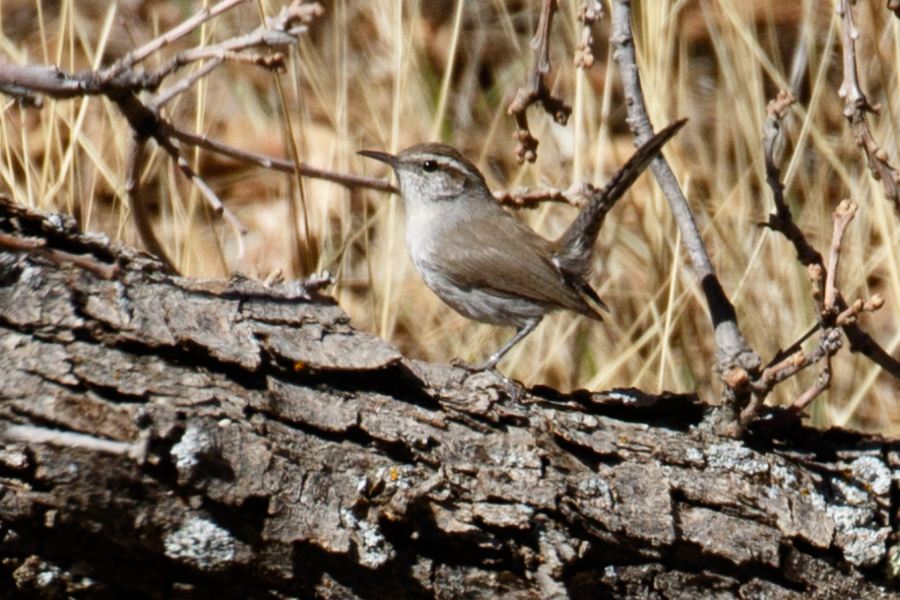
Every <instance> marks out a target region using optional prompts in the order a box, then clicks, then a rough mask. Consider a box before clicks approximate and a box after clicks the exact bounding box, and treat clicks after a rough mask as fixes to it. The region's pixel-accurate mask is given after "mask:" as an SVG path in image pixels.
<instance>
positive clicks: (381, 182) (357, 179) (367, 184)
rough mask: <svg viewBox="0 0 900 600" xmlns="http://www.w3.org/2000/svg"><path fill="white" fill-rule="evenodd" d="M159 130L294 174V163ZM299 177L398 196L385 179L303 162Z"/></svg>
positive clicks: (172, 128)
mask: <svg viewBox="0 0 900 600" xmlns="http://www.w3.org/2000/svg"><path fill="white" fill-rule="evenodd" d="M160 127H161V128H162V130H163V133H164V135H166V136H168V137H172V138H175V139H177V140H178V141H180V142H182V143H184V144H188V145H190V146H198V147H200V148H203V149H205V150H209V151H210V152H215V153H217V154H221V155H223V156H227V157H229V158H234V159H236V160H240V161H243V162H247V163H250V164H254V165H257V166H259V167H263V168H266V169H273V170H275V171H282V172H285V173H292V174H293V173H296V172H297V168H296V167H295V165H294V161H292V160H285V159H283V158H275V157H272V156H266V155H264V154H257V153H255V152H249V151H247V150H241V149H240V148H235V147H233V146H229V145H228V144H223V143H222V142H218V141H216V140H213V139H210V138H209V137H207V136H205V135H198V134H196V133H191V132H189V131H185V130H183V129H179V128H178V127H175V126H174V125H172V124H171V123H168V122H163V123H161V124H160ZM300 174H301V175H303V176H304V177H312V178H314V179H324V180H326V181H331V182H334V183H337V184H340V185H342V186H344V187H346V188H349V189H355V188H367V189H371V190H378V191H382V192H390V193H392V194H399V193H400V192H399V191H398V190H397V188H395V187H394V186H392V185H391V183H390V181H388V180H387V179H380V178H375V177H362V176H360V175H353V174H351V173H341V172H338V171H329V170H327V169H319V168H317V167H313V166H310V165H307V164H305V163H300Z"/></svg>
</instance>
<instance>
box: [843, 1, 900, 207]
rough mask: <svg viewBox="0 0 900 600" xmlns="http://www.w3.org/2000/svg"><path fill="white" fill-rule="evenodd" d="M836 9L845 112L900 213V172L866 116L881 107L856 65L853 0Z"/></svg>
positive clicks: (876, 176)
mask: <svg viewBox="0 0 900 600" xmlns="http://www.w3.org/2000/svg"><path fill="white" fill-rule="evenodd" d="M836 10H837V13H838V14H839V15H840V16H841V43H842V46H843V48H842V54H843V66H844V79H843V82H842V83H841V88H840V90H838V95H839V96H840V97H841V98H843V99H844V116H845V117H847V121H848V122H849V123H850V130H851V131H852V132H853V137H854V138H856V143H857V145H859V146H861V147H862V148H863V150H864V151H865V153H866V160H867V162H868V165H869V170H870V171H871V172H872V176H873V177H874V178H875V179H880V180H881V182H882V184H883V185H884V195H885V197H886V198H887V199H888V200H890V201H891V202H893V203H894V211H895V212H896V213H897V214H898V215H900V172H898V171H897V169H895V168H894V167H892V166H891V165H890V163H889V162H888V156H887V152H885V151H884V149H883V148H881V147H880V146H879V145H878V143H877V142H876V141H875V138H874V136H872V132H871V130H870V129H869V122H868V119H867V117H866V115H867V113H877V112H878V111H879V110H880V108H881V107H880V106H877V105H876V106H872V105H871V104H869V101H868V99H866V95H865V94H864V93H863V91H862V88H861V87H860V85H859V75H858V74H857V69H856V40H857V39H858V38H859V30H858V29H857V28H856V23H854V22H853V11H852V10H851V9H850V2H849V0H838V3H837V7H836Z"/></svg>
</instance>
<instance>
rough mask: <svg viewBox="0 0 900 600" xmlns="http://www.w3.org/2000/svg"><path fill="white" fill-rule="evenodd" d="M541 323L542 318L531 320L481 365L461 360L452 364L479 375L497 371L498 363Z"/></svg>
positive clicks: (453, 361) (455, 360)
mask: <svg viewBox="0 0 900 600" xmlns="http://www.w3.org/2000/svg"><path fill="white" fill-rule="evenodd" d="M540 322H541V317H535V318H533V319H531V320H529V321H528V322H527V323H525V325H524V326H523V327H521V328H520V329H519V330H518V331H517V332H516V335H514V336H512V339H510V340H509V341H508V342H506V343H505V344H504V345H503V347H502V348H500V349H499V350H497V351H496V352H494V353H493V354H492V355H491V357H490V358H488V359H487V360H486V361H484V362H483V363H481V364H480V365H470V364H468V363H466V362H463V361H461V360H459V359H453V360H452V361H451V363H450V364H452V365H453V366H455V367H461V368H463V369H465V370H467V371H471V372H473V373H477V372H479V371H489V370H491V369H496V368H497V363H498V362H500V359H501V358H503V356H504V355H505V354H506V353H507V352H509V351H510V350H511V349H512V347H513V346H515V345H516V344H518V343H519V342H521V341H522V340H523V339H524V338H525V336H527V335H528V334H529V333H531V332H532V331H534V328H535V327H537V326H538V324H539V323H540Z"/></svg>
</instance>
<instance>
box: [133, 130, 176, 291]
mask: <svg viewBox="0 0 900 600" xmlns="http://www.w3.org/2000/svg"><path fill="white" fill-rule="evenodd" d="M146 144H147V138H145V137H143V136H142V135H140V134H139V133H138V132H137V131H132V132H131V137H130V138H129V140H128V150H127V151H126V155H125V193H126V194H127V195H128V203H129V204H130V205H131V212H132V214H133V215H134V217H133V220H134V225H135V227H136V228H137V231H138V235H139V236H140V238H141V242H143V243H144V247H145V248H146V249H147V251H148V252H150V253H151V254H155V255H156V257H157V258H158V259H159V261H160V262H161V263H162V266H163V268H164V269H165V270H166V271H168V272H170V273H177V272H178V269H176V268H175V263H173V262H172V260H171V259H170V258H169V255H168V253H166V250H165V248H163V245H162V244H161V243H160V242H159V239H158V238H157V237H156V234H155V233H154V232H153V225H152V224H151V222H152V217H151V215H150V211H149V210H148V209H147V205H146V203H145V202H144V201H143V199H142V197H141V196H142V193H141V172H142V171H143V170H144V168H143V167H144V156H145V149H146Z"/></svg>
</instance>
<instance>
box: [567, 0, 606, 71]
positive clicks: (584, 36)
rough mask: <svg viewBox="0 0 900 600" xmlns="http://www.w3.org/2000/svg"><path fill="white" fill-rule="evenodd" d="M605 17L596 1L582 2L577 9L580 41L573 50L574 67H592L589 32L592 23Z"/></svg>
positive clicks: (591, 28) (591, 39)
mask: <svg viewBox="0 0 900 600" xmlns="http://www.w3.org/2000/svg"><path fill="white" fill-rule="evenodd" d="M604 16H606V13H605V12H604V10H603V4H601V3H600V2H598V0H582V2H581V8H579V9H578V20H579V21H581V22H582V26H581V39H580V40H579V41H578V47H577V48H575V61H574V62H575V66H576V67H577V68H579V69H590V68H591V67H593V66H594V52H593V50H592V49H591V45H592V44H593V43H594V38H593V36H592V35H591V31H592V30H593V28H594V23H596V22H597V21H599V20H600V19H602V18H603V17H604Z"/></svg>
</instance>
